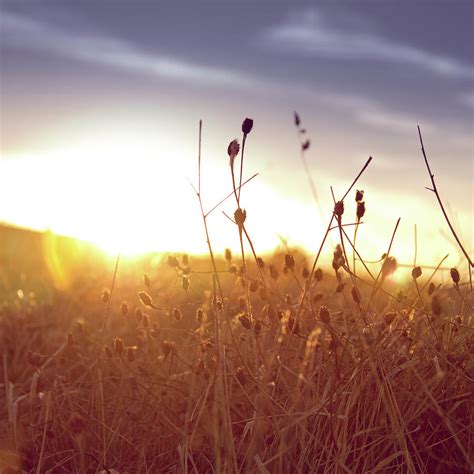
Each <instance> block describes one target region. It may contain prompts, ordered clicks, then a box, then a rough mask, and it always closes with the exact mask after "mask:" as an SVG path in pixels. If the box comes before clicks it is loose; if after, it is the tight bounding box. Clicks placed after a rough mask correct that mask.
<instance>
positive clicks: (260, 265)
mask: <svg viewBox="0 0 474 474" xmlns="http://www.w3.org/2000/svg"><path fill="white" fill-rule="evenodd" d="M257 265H258V266H259V267H260V268H261V269H264V268H265V262H264V261H263V259H262V258H261V257H257Z"/></svg>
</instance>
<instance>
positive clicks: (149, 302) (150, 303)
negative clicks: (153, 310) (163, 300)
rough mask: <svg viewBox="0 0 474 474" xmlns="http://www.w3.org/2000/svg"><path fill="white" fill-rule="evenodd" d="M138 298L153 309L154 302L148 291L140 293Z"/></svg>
mask: <svg viewBox="0 0 474 474" xmlns="http://www.w3.org/2000/svg"><path fill="white" fill-rule="evenodd" d="M138 298H140V301H141V302H142V303H143V304H144V305H145V306H149V307H153V300H152V299H151V296H150V295H149V294H148V293H147V292H146V291H139V292H138Z"/></svg>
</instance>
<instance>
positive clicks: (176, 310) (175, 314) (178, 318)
mask: <svg viewBox="0 0 474 474" xmlns="http://www.w3.org/2000/svg"><path fill="white" fill-rule="evenodd" d="M172 315H173V318H174V319H175V320H176V321H181V319H182V317H183V314H182V313H181V310H180V309H179V308H173V311H172Z"/></svg>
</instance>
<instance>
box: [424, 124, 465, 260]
mask: <svg viewBox="0 0 474 474" xmlns="http://www.w3.org/2000/svg"><path fill="white" fill-rule="evenodd" d="M417 128H418V136H419V137H420V144H421V152H422V153H423V158H424V159H425V164H426V168H427V170H428V174H429V175H430V179H431V184H432V186H433V188H431V189H430V191H433V192H434V193H435V196H436V199H437V200H438V204H439V207H440V208H441V211H442V212H443V215H444V218H445V219H446V222H447V223H448V226H449V228H450V229H451V233H452V234H453V236H454V238H455V239H456V242H457V243H458V245H459V248H460V249H461V251H462V253H463V254H464V256H465V257H466V258H467V261H468V262H469V265H470V266H471V267H473V266H474V263H473V262H472V260H471V257H469V255H468V253H467V252H466V249H465V248H464V246H463V245H462V243H461V241H460V240H459V237H458V236H457V234H456V231H455V230H454V228H453V226H452V225H451V222H450V220H449V217H448V214H447V213H446V210H445V209H444V206H443V203H442V201H441V197H440V195H439V192H438V188H437V187H436V183H435V180H434V174H433V173H432V172H431V168H430V164H429V163H428V158H427V157H426V152H425V147H424V145H423V138H422V137H421V130H420V126H419V125H417Z"/></svg>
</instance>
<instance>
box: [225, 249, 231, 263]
mask: <svg viewBox="0 0 474 474" xmlns="http://www.w3.org/2000/svg"><path fill="white" fill-rule="evenodd" d="M224 256H225V259H226V260H227V261H228V262H231V261H232V252H231V250H230V249H225V251H224Z"/></svg>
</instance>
